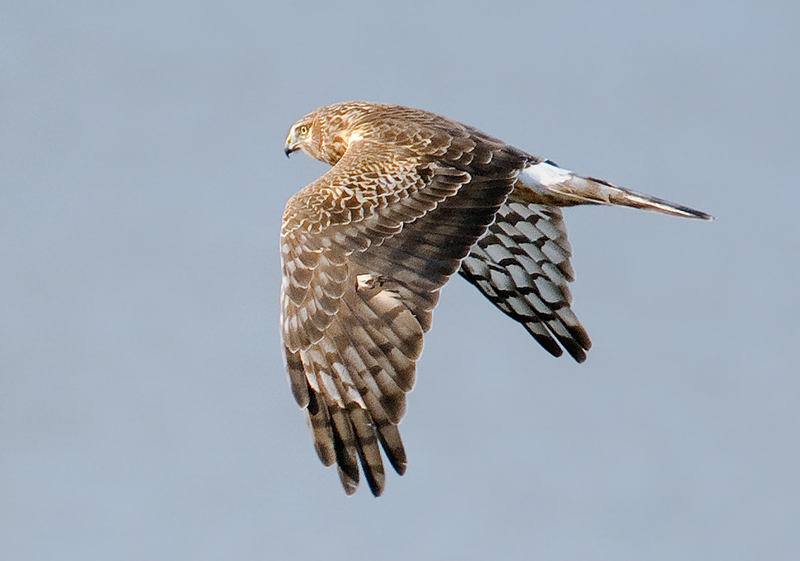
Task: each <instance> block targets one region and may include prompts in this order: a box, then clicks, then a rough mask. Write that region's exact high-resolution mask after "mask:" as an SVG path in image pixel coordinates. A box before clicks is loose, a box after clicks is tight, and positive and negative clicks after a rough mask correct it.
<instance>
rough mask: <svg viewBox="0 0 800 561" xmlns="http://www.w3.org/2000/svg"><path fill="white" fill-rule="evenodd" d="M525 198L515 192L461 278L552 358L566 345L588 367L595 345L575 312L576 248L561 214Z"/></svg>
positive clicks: (464, 265)
mask: <svg viewBox="0 0 800 561" xmlns="http://www.w3.org/2000/svg"><path fill="white" fill-rule="evenodd" d="M525 195H526V193H525V192H524V191H522V190H520V189H517V188H515V189H514V191H513V192H512V193H511V195H509V198H508V200H507V201H506V202H505V203H504V204H503V205H502V206H501V207H500V210H499V212H498V213H497V219H496V220H495V222H494V224H492V225H491V226H490V227H489V230H488V231H487V232H486V234H485V235H484V236H483V237H481V238H480V239H479V240H478V242H477V243H476V244H475V246H474V247H473V248H472V249H471V250H470V252H469V255H468V256H467V258H466V259H464V261H463V262H462V263H461V269H460V271H459V273H460V274H461V276H463V277H464V278H466V279H467V280H468V281H469V282H471V283H472V284H474V285H475V286H476V287H477V288H478V290H480V291H481V292H482V293H483V294H484V295H485V296H486V297H487V298H488V299H489V300H490V301H491V302H492V303H493V304H494V305H495V306H497V307H498V308H499V309H500V310H502V311H503V313H505V314H506V315H508V316H509V317H510V318H512V319H513V320H515V321H517V322H519V323H521V324H522V325H523V326H524V327H525V329H526V330H527V331H528V332H529V333H530V334H531V335H532V336H533V337H534V338H535V339H536V340H537V341H538V342H539V343H540V344H541V345H542V346H543V347H544V348H545V349H546V350H547V351H548V352H550V353H551V354H552V355H554V356H561V354H562V352H563V351H562V349H561V347H562V346H563V348H564V349H566V350H567V352H568V353H569V354H570V355H571V356H572V357H573V358H575V360H577V361H578V362H583V361H584V360H586V351H587V350H589V348H590V347H591V344H592V343H591V341H590V340H589V336H588V334H587V333H586V330H585V329H584V328H583V326H582V325H581V323H580V321H579V320H578V318H577V316H576V315H575V313H574V312H573V311H572V308H571V307H570V306H571V304H572V295H571V294H570V291H569V287H568V286H567V283H569V282H571V281H572V280H573V279H574V272H573V270H572V266H571V265H570V261H569V259H570V256H571V255H572V248H571V247H570V244H569V241H568V240H567V229H566V226H565V225H564V220H563V219H562V216H561V210H560V209H559V208H558V207H555V206H549V205H545V204H539V203H536V202H532V201H530V198H529V197H527V196H525ZM559 343H560V344H559Z"/></svg>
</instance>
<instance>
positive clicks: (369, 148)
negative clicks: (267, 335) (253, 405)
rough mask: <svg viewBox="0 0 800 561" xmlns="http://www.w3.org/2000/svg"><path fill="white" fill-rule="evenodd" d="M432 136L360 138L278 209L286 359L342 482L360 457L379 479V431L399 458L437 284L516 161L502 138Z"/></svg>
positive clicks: (501, 191) (348, 485)
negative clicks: (403, 140) (417, 139)
mask: <svg viewBox="0 0 800 561" xmlns="http://www.w3.org/2000/svg"><path fill="white" fill-rule="evenodd" d="M437 138H438V141H437V142H439V143H440V144H442V145H441V146H438V147H432V148H431V150H430V151H429V153H428V154H427V155H420V154H419V153H415V152H413V151H410V150H408V149H403V148H398V147H396V146H393V145H386V144H383V143H377V142H371V141H368V140H359V141H356V142H354V143H352V144H351V145H350V147H349V148H348V149H347V151H346V152H345V154H344V156H343V157H342V159H341V160H340V161H339V162H338V163H337V164H336V165H335V166H334V167H333V168H332V169H331V170H330V171H329V172H328V173H326V174H325V175H324V176H323V177H321V178H320V179H318V180H317V181H315V182H313V183H311V184H310V185H309V186H307V187H306V188H305V189H303V190H301V191H300V192H299V193H298V194H297V195H295V196H294V197H292V199H290V201H289V203H288V204H287V207H286V211H285V213H284V223H283V228H282V232H281V255H282V260H283V283H282V291H281V292H282V293H281V314H282V317H281V326H282V334H283V341H284V346H285V357H286V366H287V370H288V372H289V377H290V383H291V386H292V390H293V392H294V395H295V398H296V400H297V402H298V404H299V405H300V406H301V407H304V408H305V409H306V411H307V413H308V418H309V422H310V425H311V428H312V432H313V435H314V442H315V447H316V449H317V453H318V455H319V457H320V459H321V460H322V462H323V463H324V464H325V465H331V464H333V463H334V462H335V463H336V464H337V466H338V470H339V476H340V478H341V481H342V484H343V486H344V488H345V491H346V492H347V493H348V494H349V493H352V492H354V491H355V489H356V487H357V485H358V480H359V470H358V462H359V461H360V463H361V466H362V469H363V471H364V474H365V476H366V479H367V482H368V483H369V486H370V489H371V490H372V492H373V494H375V495H379V494H380V493H381V492H382V490H383V486H384V476H385V474H384V469H383V463H382V461H381V455H380V450H379V446H378V442H380V443H381V444H382V445H383V449H384V451H385V453H386V455H387V457H388V458H389V461H390V462H391V463H392V465H393V466H394V468H395V470H396V471H397V472H398V473H403V471H404V470H405V451H404V449H403V444H402V441H401V439H400V434H399V432H398V430H397V423H398V422H399V421H400V419H401V418H402V416H403V414H404V413H405V393H406V392H408V391H409V390H410V389H411V387H412V386H413V384H414V377H415V363H416V360H417V358H418V357H419V355H420V352H421V350H422V337H423V333H424V332H425V331H427V330H428V329H429V328H430V323H431V314H432V311H433V308H434V306H435V305H436V302H437V300H438V294H439V289H440V288H441V287H442V286H443V285H444V284H445V282H447V280H448V279H449V277H450V276H451V275H452V274H453V273H454V272H455V271H456V270H457V269H458V267H459V264H460V262H461V260H462V259H463V258H464V257H465V256H466V254H467V252H468V251H469V249H470V247H471V246H472V245H473V244H474V243H475V242H476V240H477V239H478V238H479V237H481V235H483V233H484V232H485V231H486V227H487V226H488V225H489V224H491V223H492V221H493V220H494V216H495V214H496V212H497V210H498V208H499V207H500V205H501V204H502V203H503V201H504V200H505V199H506V197H507V195H508V193H509V192H510V191H511V189H512V186H513V183H514V181H515V179H516V176H517V174H518V172H519V170H520V169H521V167H522V166H523V160H522V159H521V157H520V156H519V152H517V151H507V150H506V149H505V148H504V145H501V144H499V143H497V144H495V143H491V142H488V141H484V140H483V139H481V138H471V137H470V136H469V135H462V136H458V137H455V136H448V135H439V136H438V137H437ZM433 148H435V149H436V150H435V151H436V154H435V155H430V152H433V151H434V150H433Z"/></svg>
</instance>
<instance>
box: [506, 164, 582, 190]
mask: <svg viewBox="0 0 800 561" xmlns="http://www.w3.org/2000/svg"><path fill="white" fill-rule="evenodd" d="M571 177H573V173H572V172H571V171H569V170H567V169H563V168H560V167H558V166H554V165H553V164H549V163H547V162H539V163H538V164H534V165H532V166H528V167H526V168H525V169H524V170H522V172H521V173H520V174H519V178H518V179H519V180H520V182H522V184H523V185H524V186H525V187H528V188H529V189H533V190H534V191H536V192H537V193H547V192H548V189H547V188H548V187H549V186H551V185H558V184H559V183H564V182H565V181H567V180H569V179H570V178H571Z"/></svg>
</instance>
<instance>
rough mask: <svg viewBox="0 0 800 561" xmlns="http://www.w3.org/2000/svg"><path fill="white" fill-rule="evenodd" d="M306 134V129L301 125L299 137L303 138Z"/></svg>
mask: <svg viewBox="0 0 800 561" xmlns="http://www.w3.org/2000/svg"><path fill="white" fill-rule="evenodd" d="M307 134H308V127H307V126H305V125H302V126H301V127H300V135H301V136H305V135H307Z"/></svg>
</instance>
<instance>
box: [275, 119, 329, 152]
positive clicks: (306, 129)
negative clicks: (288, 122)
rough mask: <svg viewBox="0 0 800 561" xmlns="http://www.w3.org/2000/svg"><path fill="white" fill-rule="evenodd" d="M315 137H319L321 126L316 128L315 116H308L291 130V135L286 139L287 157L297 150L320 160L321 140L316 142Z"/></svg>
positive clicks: (284, 149)
mask: <svg viewBox="0 0 800 561" xmlns="http://www.w3.org/2000/svg"><path fill="white" fill-rule="evenodd" d="M315 133H316V134H315ZM315 136H316V137H319V125H318V124H317V126H316V127H315V126H314V117H313V114H311V115H306V116H305V117H303V118H302V119H300V120H299V121H297V122H296V123H295V124H294V125H292V128H291V129H289V135H288V136H287V137H286V144H284V146H283V151H284V152H285V153H286V156H287V157H288V156H289V154H291V153H292V152H295V151H296V150H302V151H303V152H305V153H306V154H308V155H309V156H311V157H312V158H318V156H317V153H318V151H319V144H320V142H319V139H317V141H316V142H314V139H315V138H314V137H315Z"/></svg>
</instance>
